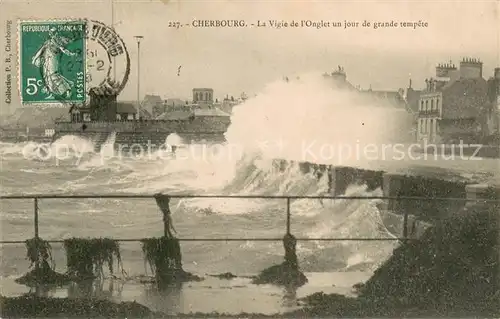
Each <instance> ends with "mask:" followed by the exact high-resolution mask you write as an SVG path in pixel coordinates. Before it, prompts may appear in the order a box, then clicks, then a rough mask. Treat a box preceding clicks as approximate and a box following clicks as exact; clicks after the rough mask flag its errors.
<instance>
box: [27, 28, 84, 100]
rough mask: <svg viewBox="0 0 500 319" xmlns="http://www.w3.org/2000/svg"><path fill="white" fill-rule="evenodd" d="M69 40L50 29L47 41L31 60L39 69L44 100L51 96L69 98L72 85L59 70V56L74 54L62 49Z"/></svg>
mask: <svg viewBox="0 0 500 319" xmlns="http://www.w3.org/2000/svg"><path fill="white" fill-rule="evenodd" d="M69 42H70V39H68V38H66V37H62V36H59V35H57V34H56V29H55V28H51V29H50V31H49V39H47V41H45V43H44V44H43V45H42V47H41V48H40V49H39V50H38V51H37V53H36V54H35V55H34V56H33V59H32V60H31V62H32V64H33V65H35V66H36V67H40V68H41V70H42V76H43V80H44V83H45V87H44V88H43V89H42V90H43V91H44V93H46V94H48V96H47V97H46V99H51V98H53V97H54V96H53V94H56V95H59V96H64V95H65V96H66V97H70V96H71V89H72V87H73V85H74V83H73V82H72V81H70V80H68V79H67V78H65V77H64V76H62V75H61V73H60V70H59V55H60V54H61V53H63V54H66V55H69V56H74V55H76V53H74V52H71V51H69V50H68V49H66V48H64V46H66V45H67V44H68V43H69Z"/></svg>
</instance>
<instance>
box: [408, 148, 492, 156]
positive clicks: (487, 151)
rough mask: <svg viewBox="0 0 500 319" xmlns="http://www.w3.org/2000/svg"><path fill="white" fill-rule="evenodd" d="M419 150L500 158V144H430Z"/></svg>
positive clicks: (437, 153) (436, 154)
mask: <svg viewBox="0 0 500 319" xmlns="http://www.w3.org/2000/svg"><path fill="white" fill-rule="evenodd" d="M417 152H419V153H421V154H424V153H425V154H427V156H428V157H429V158H432V157H433V156H441V157H444V156H449V157H451V156H455V157H474V158H479V157H481V158H500V146H498V145H497V146H495V145H439V146H436V145H429V146H428V147H427V148H421V149H418V150H417Z"/></svg>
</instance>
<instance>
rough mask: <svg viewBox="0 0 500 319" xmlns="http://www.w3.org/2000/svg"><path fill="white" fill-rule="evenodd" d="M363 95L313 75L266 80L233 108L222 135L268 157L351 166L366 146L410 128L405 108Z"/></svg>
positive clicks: (389, 138)
mask: <svg viewBox="0 0 500 319" xmlns="http://www.w3.org/2000/svg"><path fill="white" fill-rule="evenodd" d="M366 95H367V94H365V93H360V92H357V91H352V90H342V89H338V88H333V87H332V86H331V85H329V83H328V82H327V81H325V79H324V78H323V77H322V76H321V75H316V74H312V75H306V76H302V77H300V80H297V81H290V82H285V81H278V82H275V83H271V84H270V85H268V86H267V87H266V88H265V90H264V91H263V92H262V93H261V94H260V95H258V96H257V97H255V98H252V99H249V100H247V101H245V103H243V104H240V105H238V106H236V107H235V108H234V110H233V116H232V118H231V123H232V124H231V126H230V127H229V129H228V131H227V133H226V139H227V140H228V142H229V143H232V144H238V145H243V147H244V149H245V150H257V151H259V152H261V153H262V154H264V156H266V157H269V158H285V159H290V160H300V161H311V162H318V163H331V164H356V162H360V161H361V162H362V161H363V160H364V158H363V156H362V155H363V154H362V153H363V150H364V149H365V148H366V147H367V145H374V146H375V147H382V145H383V144H385V143H390V142H391V141H395V140H394V136H397V137H401V136H402V133H401V132H404V133H405V132H406V131H408V130H409V128H411V126H408V120H409V118H408V115H407V112H406V111H405V110H399V109H395V108H394V107H393V106H392V105H389V103H384V102H380V101H375V100H374V99H371V98H367V97H366ZM396 132H399V134H396ZM348 149H350V150H351V153H353V152H355V151H356V149H359V150H360V151H358V152H357V153H361V155H356V154H348ZM342 150H344V151H342ZM342 153H343V154H342Z"/></svg>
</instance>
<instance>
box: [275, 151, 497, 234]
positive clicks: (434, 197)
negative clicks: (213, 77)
mask: <svg viewBox="0 0 500 319" xmlns="http://www.w3.org/2000/svg"><path fill="white" fill-rule="evenodd" d="M293 163H296V164H297V165H298V166H299V168H300V170H301V172H302V173H304V174H312V175H313V176H315V177H316V178H317V179H320V178H321V177H323V176H324V174H328V184H329V185H328V194H329V195H331V196H342V195H345V193H346V190H347V188H348V187H349V186H350V185H365V186H366V190H367V191H371V190H375V189H377V188H380V189H381V190H382V191H383V195H384V197H394V198H393V199H386V200H384V201H383V203H382V204H381V205H379V208H380V209H381V210H384V211H387V212H391V213H393V214H396V215H404V214H407V215H408V216H410V219H412V220H415V219H416V220H419V221H422V222H424V223H434V222H436V221H437V220H442V219H445V218H448V217H449V216H450V215H451V214H453V213H454V212H456V211H459V210H461V209H463V208H464V207H465V206H466V203H467V202H466V201H465V199H466V198H468V199H475V198H476V197H477V198H482V196H483V197H484V196H487V197H489V198H490V199H496V198H497V197H500V193H499V191H498V188H495V186H491V185H489V186H488V185H473V184H475V182H474V181H471V180H467V179H464V178H461V177H460V176H457V175H455V174H453V173H451V172H448V171H447V170H442V171H435V172H434V171H430V172H428V171H418V170H416V171H412V170H408V172H406V173H404V174H403V173H389V172H385V171H381V170H367V169H360V168H354V167H344V166H333V165H324V164H316V163H310V162H294V161H287V160H283V159H276V160H274V161H273V165H274V167H275V169H277V170H278V171H284V170H285V169H286V168H287V167H288V166H289V165H290V164H293ZM397 197H419V199H401V198H397ZM410 224H411V223H408V224H407V227H410Z"/></svg>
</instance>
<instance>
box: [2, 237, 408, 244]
mask: <svg viewBox="0 0 500 319" xmlns="http://www.w3.org/2000/svg"><path fill="white" fill-rule="evenodd" d="M143 239H144V238H121V239H114V240H116V241H118V242H140V241H141V240H143ZM177 239H178V240H179V241H283V238H177ZM398 240H399V241H403V240H411V238H395V237H386V238H297V241H398ZM25 242H26V241H24V240H2V241H0V244H2V245H8V244H24V243H25ZM46 242H48V243H64V240H63V239H57V240H46Z"/></svg>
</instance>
